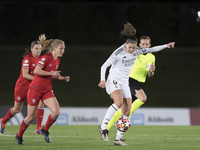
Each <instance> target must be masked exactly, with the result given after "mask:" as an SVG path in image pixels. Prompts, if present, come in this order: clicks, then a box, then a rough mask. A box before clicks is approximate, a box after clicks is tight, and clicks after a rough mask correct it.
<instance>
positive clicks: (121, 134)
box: [115, 130, 124, 140]
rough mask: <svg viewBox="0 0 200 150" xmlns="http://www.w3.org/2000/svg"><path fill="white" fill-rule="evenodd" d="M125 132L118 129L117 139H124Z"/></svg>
mask: <svg viewBox="0 0 200 150" xmlns="http://www.w3.org/2000/svg"><path fill="white" fill-rule="evenodd" d="M123 134H124V132H121V131H119V130H117V135H116V138H115V140H120V139H122V136H123Z"/></svg>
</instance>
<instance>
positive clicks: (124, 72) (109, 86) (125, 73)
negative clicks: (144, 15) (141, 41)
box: [98, 22, 175, 143]
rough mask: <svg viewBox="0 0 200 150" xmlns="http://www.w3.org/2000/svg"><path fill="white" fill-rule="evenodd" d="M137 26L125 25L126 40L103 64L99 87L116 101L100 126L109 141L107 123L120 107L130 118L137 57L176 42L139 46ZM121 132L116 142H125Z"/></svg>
mask: <svg viewBox="0 0 200 150" xmlns="http://www.w3.org/2000/svg"><path fill="white" fill-rule="evenodd" d="M135 34H136V30H135V28H134V27H133V26H132V25H131V24H130V23H128V22H127V23H126V24H125V25H124V30H122V31H121V35H122V36H123V35H125V36H127V40H126V42H125V43H124V44H123V45H122V46H120V47H119V48H117V49H116V50H115V51H114V52H113V53H112V54H111V56H110V57H109V58H108V59H107V60H106V62H105V63H104V64H103V65H102V66H101V75H100V76H101V79H100V80H101V81H100V83H99V85H98V86H99V87H101V88H106V91H107V93H108V94H109V95H110V96H111V98H112V99H113V101H114V103H113V104H112V105H111V106H110V107H109V108H108V110H107V112H106V114H105V116H104V119H103V122H102V124H101V125H100V126H99V127H98V130H99V132H100V134H101V138H102V139H103V140H104V141H105V142H108V141H109V139H108V130H107V125H108V123H109V121H110V120H111V118H112V117H113V115H114V114H115V113H116V112H117V110H118V109H119V108H121V110H122V117H123V118H125V119H128V117H129V114H130V109H131V103H132V96H131V92H130V88H129V74H130V71H131V69H132V66H133V64H134V62H135V60H136V58H137V57H138V56H139V55H140V54H146V53H152V52H158V51H160V50H162V49H165V48H171V47H172V48H174V44H175V43H174V42H170V43H168V44H165V45H161V46H155V47H152V48H143V49H142V48H139V47H137V38H136V37H135V36H134V35H135ZM109 66H111V68H110V71H109V75H108V78H107V80H105V73H106V69H107V68H108V67H109ZM121 133H122V132H120V131H118V133H117V137H116V139H115V143H116V142H118V141H121V143H122V142H123V140H122V139H121Z"/></svg>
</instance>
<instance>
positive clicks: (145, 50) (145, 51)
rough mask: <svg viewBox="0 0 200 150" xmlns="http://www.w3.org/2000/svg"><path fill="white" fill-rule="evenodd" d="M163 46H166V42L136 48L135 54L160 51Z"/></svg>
mask: <svg viewBox="0 0 200 150" xmlns="http://www.w3.org/2000/svg"><path fill="white" fill-rule="evenodd" d="M165 48H167V44H164V45H160V46H154V47H152V48H137V50H136V53H137V55H140V54H146V53H153V52H158V51H161V50H163V49H165Z"/></svg>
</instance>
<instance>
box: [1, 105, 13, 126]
mask: <svg viewBox="0 0 200 150" xmlns="http://www.w3.org/2000/svg"><path fill="white" fill-rule="evenodd" d="M14 115H15V114H13V112H12V108H11V109H9V110H8V112H7V114H6V115H5V117H4V118H3V119H2V123H3V124H6V122H7V121H8V120H10V119H11V118H12V117H13V116H14Z"/></svg>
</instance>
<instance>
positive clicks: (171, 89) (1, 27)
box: [0, 1, 200, 107]
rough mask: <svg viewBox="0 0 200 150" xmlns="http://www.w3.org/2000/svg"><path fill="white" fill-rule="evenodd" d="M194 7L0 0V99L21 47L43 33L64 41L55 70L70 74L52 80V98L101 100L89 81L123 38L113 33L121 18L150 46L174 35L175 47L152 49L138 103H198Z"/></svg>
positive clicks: (8, 94)
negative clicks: (150, 70) (152, 62)
mask: <svg viewBox="0 0 200 150" xmlns="http://www.w3.org/2000/svg"><path fill="white" fill-rule="evenodd" d="M198 10H200V3H199V2H195V1H190V2H181V1H163V2H162V3H161V2H159V1H153V2H152V1H132V2H126V1H123V2H119V1H101V2H99V1H25V2H22V1H1V2H0V18H1V23H0V50H1V54H0V63H1V74H0V106H2V105H13V101H14V94H13V93H14V86H15V82H16V80H17V79H18V77H19V73H20V69H21V61H22V59H23V58H22V55H23V53H24V48H29V46H30V43H31V42H32V41H33V40H37V38H38V36H39V35H40V34H42V33H45V34H46V36H47V38H48V39H50V38H59V39H62V40H64V41H65V43H66V52H65V54H64V56H63V58H61V65H60V67H59V70H61V71H62V75H69V76H70V77H71V81H70V82H69V83H65V82H63V81H57V80H53V89H54V93H55V95H56V97H57V99H58V101H59V103H60V105H61V106H81V107H82V106H83V107H84V106H89V107H102V106H106V107H107V106H108V105H110V104H111V103H112V100H111V99H110V97H109V96H108V95H107V93H106V92H105V90H103V89H100V88H98V86H97V85H98V83H99V80H100V77H99V74H100V73H99V72H100V67H101V65H102V64H103V63H104V62H105V60H106V59H107V58H108V57H109V56H110V54H111V53H112V52H113V51H114V50H115V49H116V48H118V47H119V46H120V45H121V44H123V43H124V42H125V38H120V36H119V33H120V31H121V30H122V29H123V24H124V23H126V22H127V21H128V22H130V23H132V24H133V26H134V27H135V28H136V30H137V34H136V36H137V37H138V38H139V37H140V36H142V35H148V36H150V37H151V39H152V46H156V45H160V44H166V43H168V42H171V41H175V42H176V48H175V49H166V50H164V51H162V52H158V53H155V56H156V72H155V76H154V77H153V78H151V79H147V83H146V84H145V87H144V90H145V92H146V94H147V97H148V99H147V102H146V103H145V105H144V106H143V107H199V106H200V102H199V97H200V94H199V83H200V82H199V73H200V71H199V64H200V59H199V54H200V50H199V39H200V36H199V35H200V22H199V18H198V15H197V11H198Z"/></svg>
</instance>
